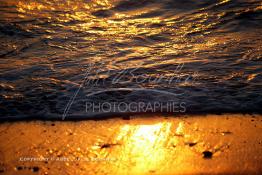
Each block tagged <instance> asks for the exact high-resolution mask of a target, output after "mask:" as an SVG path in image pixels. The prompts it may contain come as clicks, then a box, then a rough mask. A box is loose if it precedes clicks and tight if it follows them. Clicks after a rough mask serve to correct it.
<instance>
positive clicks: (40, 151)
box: [0, 114, 262, 175]
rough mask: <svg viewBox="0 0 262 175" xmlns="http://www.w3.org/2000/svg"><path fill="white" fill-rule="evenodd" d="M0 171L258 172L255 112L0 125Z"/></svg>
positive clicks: (259, 133)
mask: <svg viewBox="0 0 262 175" xmlns="http://www.w3.org/2000/svg"><path fill="white" fill-rule="evenodd" d="M0 140H1V142H0V174H7V175H8V174H12V175H13V174H26V175H29V174H53V175H58V174H72V175H76V174H77V175H81V174H83V175H86V174H88V175H89V174H112V175H117V174H119V175H124V174H202V173H205V174H262V116H261V115H242V114H224V115H198V116H197V115H195V116H190V115H185V116H177V117H175V116H165V115H140V116H130V117H125V118H114V119H107V120H97V121H95V120H85V121H19V122H3V123H1V124H0Z"/></svg>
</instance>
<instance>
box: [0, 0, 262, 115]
mask: <svg viewBox="0 0 262 175" xmlns="http://www.w3.org/2000/svg"><path fill="white" fill-rule="evenodd" d="M261 29H262V2H261V0H224V1H223V0H220V1H218V0H203V1H197V0H21V1H19V0H6V1H4V0H0V47H1V50H0V92H1V94H0V117H1V118H19V117H50V116H51V117H61V116H62V115H63V114H64V113H66V114H67V115H68V116H83V117H85V116H86V117H88V116H90V111H89V109H88V110H87V111H86V103H87V102H96V103H99V102H126V103H128V102H129V103H130V102H145V103H153V102H155V101H159V102H165V101H177V102H179V103H181V102H183V103H184V104H186V111H183V112H187V113H199V112H201V113H202V112H203V113H213V112H215V113H216V112H236V113H238V112H255V113H261V112H262V110H261V106H262V97H261V87H262V86H261V85H262V77H261V76H262V75H261V72H262V69H261V66H262V64H261V61H262V39H261V38H262V37H261V36H262V30H261ZM100 112H101V111H100ZM147 112H148V111H147ZM102 113H103V111H102Z"/></svg>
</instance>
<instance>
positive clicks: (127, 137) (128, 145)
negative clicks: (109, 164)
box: [117, 122, 172, 173]
mask: <svg viewBox="0 0 262 175" xmlns="http://www.w3.org/2000/svg"><path fill="white" fill-rule="evenodd" d="M171 126H172V124H171V123H169V122H162V123H157V124H152V125H125V126H123V127H122V128H121V131H120V133H119V135H118V137H117V140H124V144H125V147H124V149H123V151H122V154H121V156H120V159H121V160H123V161H129V160H130V158H131V157H132V162H131V164H133V165H134V166H133V167H132V172H137V173H138V172H140V173H141V172H145V171H148V170H153V169H154V168H155V167H158V166H157V165H158V164H159V163H160V164H162V163H163V162H164V161H165V158H166V154H165V149H164V148H166V146H167V144H168V143H167V141H168V138H169V136H170V130H171Z"/></svg>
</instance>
